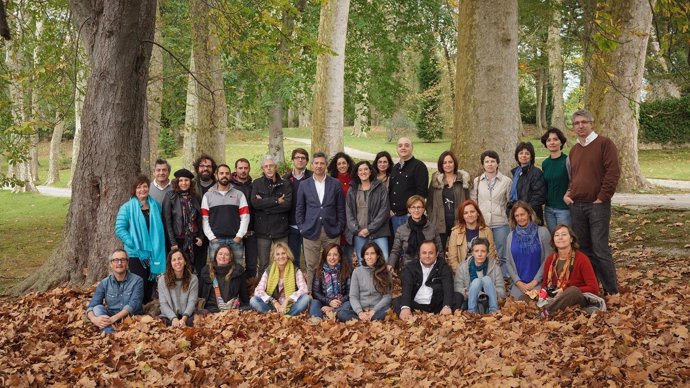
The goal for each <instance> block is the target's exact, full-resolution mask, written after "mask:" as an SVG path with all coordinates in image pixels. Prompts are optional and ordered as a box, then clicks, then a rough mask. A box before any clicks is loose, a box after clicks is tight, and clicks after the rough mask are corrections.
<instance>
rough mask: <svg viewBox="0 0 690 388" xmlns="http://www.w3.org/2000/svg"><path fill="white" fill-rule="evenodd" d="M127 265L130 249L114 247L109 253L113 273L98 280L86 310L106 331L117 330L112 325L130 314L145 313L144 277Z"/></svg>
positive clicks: (89, 316) (94, 322)
mask: <svg viewBox="0 0 690 388" xmlns="http://www.w3.org/2000/svg"><path fill="white" fill-rule="evenodd" d="M128 268H129V259H128V257H127V252H125V251H124V250H123V249H117V250H115V252H113V254H112V255H111V256H110V269H111V270H112V274H111V275H109V276H108V277H107V278H105V279H103V280H101V282H100V283H98V287H96V292H95V293H94V294H93V298H91V302H89V306H88V308H87V309H86V317H87V318H88V319H89V321H91V323H93V324H94V325H96V326H97V327H98V328H99V329H101V331H102V332H104V333H107V334H110V333H114V332H115V328H113V324H115V323H117V322H118V321H120V320H122V319H124V318H125V317H126V316H127V315H133V314H143V309H142V306H141V302H142V300H143V299H144V280H143V279H142V278H140V277H139V276H137V275H135V274H133V273H131V272H129V270H128Z"/></svg>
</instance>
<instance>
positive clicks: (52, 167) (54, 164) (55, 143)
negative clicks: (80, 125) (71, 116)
mask: <svg viewBox="0 0 690 388" xmlns="http://www.w3.org/2000/svg"><path fill="white" fill-rule="evenodd" d="M64 131H65V120H63V118H62V115H61V114H60V112H55V128H53V135H52V137H51V138H50V157H49V161H48V180H46V185H52V184H55V183H57V182H59V181H60V144H61V143H62V133H63V132H64Z"/></svg>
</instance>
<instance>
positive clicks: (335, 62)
mask: <svg viewBox="0 0 690 388" xmlns="http://www.w3.org/2000/svg"><path fill="white" fill-rule="evenodd" d="M349 11H350V0H331V1H327V2H324V3H322V4H321V19H320V22H319V44H321V45H323V46H326V47H328V48H329V49H330V50H332V51H333V52H332V53H320V54H319V55H318V57H317V59H316V84H315V86H314V106H313V110H312V112H313V113H312V134H311V151H312V153H314V152H316V151H323V152H325V153H326V155H328V156H329V157H331V156H333V155H335V153H336V152H339V151H342V150H343V112H344V88H345V43H346V36H347V19H348V14H349Z"/></svg>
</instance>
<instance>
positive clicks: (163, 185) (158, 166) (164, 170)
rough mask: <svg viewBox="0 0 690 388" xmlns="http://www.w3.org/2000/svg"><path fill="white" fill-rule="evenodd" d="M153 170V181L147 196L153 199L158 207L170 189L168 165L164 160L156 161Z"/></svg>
mask: <svg viewBox="0 0 690 388" xmlns="http://www.w3.org/2000/svg"><path fill="white" fill-rule="evenodd" d="M154 166H155V167H154V168H153V176H154V179H153V181H152V182H151V184H150V185H149V195H150V196H151V198H153V199H155V200H156V202H158V204H159V205H162V204H163V200H164V199H165V193H167V192H169V191H170V190H171V189H172V186H171V185H170V179H169V177H170V163H168V161H167V160H165V159H156V163H155V164H154Z"/></svg>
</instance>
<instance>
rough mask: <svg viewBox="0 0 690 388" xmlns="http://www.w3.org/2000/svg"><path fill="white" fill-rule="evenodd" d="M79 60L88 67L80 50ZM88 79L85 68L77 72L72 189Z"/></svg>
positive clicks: (68, 184) (70, 183)
mask: <svg viewBox="0 0 690 388" xmlns="http://www.w3.org/2000/svg"><path fill="white" fill-rule="evenodd" d="M79 58H80V59H84V61H80V63H82V64H83V66H86V63H87V62H88V58H86V55H85V53H84V52H83V51H82V50H79ZM87 81H88V78H87V76H86V71H84V69H83V68H81V67H80V68H79V70H77V85H76V88H75V89H74V139H72V163H71V167H70V171H71V175H70V178H69V182H67V186H68V187H72V179H73V178H74V174H75V173H76V171H77V160H78V159H79V148H80V147H81V133H82V131H81V114H82V110H83V108H84V96H85V94H86V86H87Z"/></svg>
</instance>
